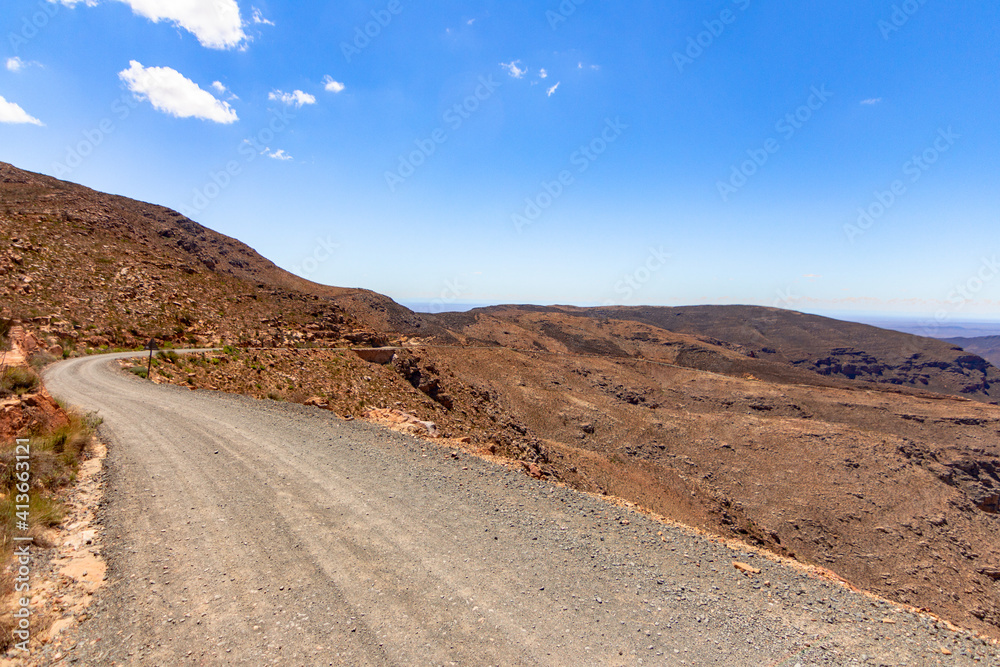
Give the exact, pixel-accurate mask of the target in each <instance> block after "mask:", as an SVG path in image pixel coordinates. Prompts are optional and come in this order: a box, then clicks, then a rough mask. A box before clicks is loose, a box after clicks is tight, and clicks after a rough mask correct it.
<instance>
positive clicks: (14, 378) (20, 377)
mask: <svg viewBox="0 0 1000 667" xmlns="http://www.w3.org/2000/svg"><path fill="white" fill-rule="evenodd" d="M39 382H40V380H39V379H38V375H36V374H35V372H34V371H33V370H31V369H30V368H23V367H21V366H8V367H7V368H5V369H4V371H3V375H2V376H0V396H9V395H10V394H14V395H16V396H21V395H23V394H26V393H29V392H32V391H34V390H35V389H37V388H38V385H39Z"/></svg>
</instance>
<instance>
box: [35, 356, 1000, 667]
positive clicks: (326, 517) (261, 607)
mask: <svg viewBox="0 0 1000 667" xmlns="http://www.w3.org/2000/svg"><path fill="white" fill-rule="evenodd" d="M122 356H128V355H108V356H103V357H89V358H82V359H74V360H70V361H66V362H62V363H59V364H56V365H54V366H51V367H50V368H49V369H47V371H46V372H45V382H46V384H47V386H48V388H49V390H50V391H51V392H52V393H53V394H54V395H55V396H58V397H60V398H62V399H64V400H65V401H67V402H69V403H70V404H74V405H77V406H80V407H81V408H83V409H85V410H88V411H97V412H98V414H99V415H100V416H101V417H103V418H104V423H103V425H102V427H101V435H102V436H103V437H104V438H105V439H106V441H107V442H108V443H109V455H108V459H107V472H106V474H107V482H108V495H107V498H106V500H105V506H104V508H103V509H102V512H101V521H102V530H103V533H104V537H103V542H104V544H105V545H106V547H107V548H106V554H105V556H106V558H107V560H108V566H109V583H108V585H107V586H106V587H105V588H104V589H102V591H101V592H100V593H99V594H98V599H97V600H96V601H95V602H94V605H93V606H92V607H91V613H92V615H93V616H92V617H91V619H90V620H88V621H86V622H84V624H83V625H82V626H81V627H80V628H79V629H78V630H77V631H76V632H77V636H76V637H75V639H76V640H77V641H78V643H77V646H76V648H75V649H74V650H73V651H72V652H70V654H69V656H68V657H67V658H66V662H68V663H72V664H87V665H112V664H142V665H182V664H197V665H217V664H248V665H267V664H280V665H340V664H345V665H573V666H574V667H579V666H581V665H637V664H646V665H734V666H740V665H747V666H753V667H760V666H762V665H788V666H790V667H791V666H794V665H802V666H803V667H805V666H806V665H853V664H863V665H936V664H944V665H972V664H979V665H984V664H993V665H997V664H1000V659H998V657H997V655H996V653H995V652H994V651H995V648H994V647H992V646H988V645H987V644H986V643H985V642H983V641H981V640H979V639H977V638H974V637H970V636H967V635H962V634H957V633H952V632H950V631H948V630H946V629H944V628H943V627H942V626H940V625H939V624H937V623H935V622H934V621H932V620H929V619H927V618H925V617H922V616H917V615H914V614H911V613H909V612H904V611H902V610H900V609H898V608H896V607H894V606H892V605H890V604H887V603H884V602H881V601H877V600H873V599H871V598H868V597H865V596H862V595H859V594H856V593H852V592H850V591H849V590H847V589H845V588H843V587H841V586H839V585H837V584H835V583H831V582H828V581H823V580H819V579H814V578H811V577H809V576H806V575H804V574H803V573H802V572H801V571H799V570H797V569H795V568H792V567H789V566H787V565H784V564H780V563H777V562H773V561H771V560H768V559H766V558H764V557H761V556H757V555H754V554H752V553H745V552H739V551H733V550H731V549H729V548H727V547H725V546H723V545H720V544H717V543H715V542H713V541H710V540H707V539H705V538H702V537H698V536H696V535H693V534H691V533H689V532H688V531H685V530H681V529H678V528H673V527H668V526H664V525H663V524H661V523H658V522H656V521H653V520H651V519H649V518H646V517H644V516H642V515H640V514H638V513H635V512H632V511H630V510H627V509H621V508H619V507H616V506H614V505H611V504H609V503H606V502H604V501H602V500H600V499H597V498H592V497H589V496H586V495H582V494H579V493H576V492H573V491H570V490H567V489H563V488H559V487H556V486H553V485H549V484H546V483H544V482H537V481H534V480H532V479H530V478H528V477H525V476H524V475H523V474H521V473H519V472H515V471H511V470H508V469H507V468H505V467H502V466H500V465H497V464H494V463H490V462H486V461H482V460H479V459H476V458H472V457H469V456H467V455H465V454H458V453H457V452H453V450H450V449H447V448H444V447H440V446H438V445H435V444H431V443H427V442H424V441H421V440H417V439H414V438H410V437H406V436H403V435H400V434H396V433H393V432H389V431H387V430H384V429H383V428H381V427H377V426H373V425H370V424H366V423H363V422H359V421H351V422H345V421H342V420H341V419H339V418H337V417H336V416H335V415H333V414H332V413H330V412H327V411H323V410H320V409H316V408H306V407H303V406H298V405H291V404H285V403H276V402H271V401H255V400H251V399H247V398H244V397H241V396H233V395H227V394H221V393H216V392H206V391H188V390H184V389H181V388H178V387H168V386H155V385H151V384H149V383H147V382H145V381H143V380H140V379H138V378H136V377H134V376H131V375H128V374H125V373H123V372H121V371H119V370H117V364H115V363H113V362H112V359H115V358H120V357H122ZM456 455H457V458H456ZM660 533H662V535H660ZM734 560H737V561H741V562H744V563H748V564H750V565H752V566H754V567H757V568H760V569H761V570H762V572H761V574H759V575H756V576H746V575H743V574H741V573H740V572H738V571H737V570H736V569H734V567H733V561H734ZM886 621H889V622H886Z"/></svg>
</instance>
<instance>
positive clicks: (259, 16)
mask: <svg viewBox="0 0 1000 667" xmlns="http://www.w3.org/2000/svg"><path fill="white" fill-rule="evenodd" d="M253 22H254V23H256V24H259V25H274V21H269V20H267V19H266V18H264V14H263V13H262V12H261V11H260V10H259V9H257V8H256V7H254V8H253Z"/></svg>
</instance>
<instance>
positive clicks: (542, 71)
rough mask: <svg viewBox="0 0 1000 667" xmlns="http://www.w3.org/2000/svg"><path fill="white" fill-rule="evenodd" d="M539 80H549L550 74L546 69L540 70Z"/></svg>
mask: <svg viewBox="0 0 1000 667" xmlns="http://www.w3.org/2000/svg"><path fill="white" fill-rule="evenodd" d="M538 78H539V79H547V78H549V73H548V72H546V71H545V68H544V67H543V68H542V69H541V70H539V72H538Z"/></svg>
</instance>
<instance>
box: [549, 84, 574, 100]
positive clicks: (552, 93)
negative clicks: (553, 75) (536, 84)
mask: <svg viewBox="0 0 1000 667" xmlns="http://www.w3.org/2000/svg"><path fill="white" fill-rule="evenodd" d="M560 83H562V81H557V82H556V85H554V86H552V87H551V88H549V89H548V90H547V91H545V94H546V95H548V96H549V97H552V96H553V95H554V94H555V92H556V89H557V88H558V87H559V84H560ZM571 97H572V95H571Z"/></svg>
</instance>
